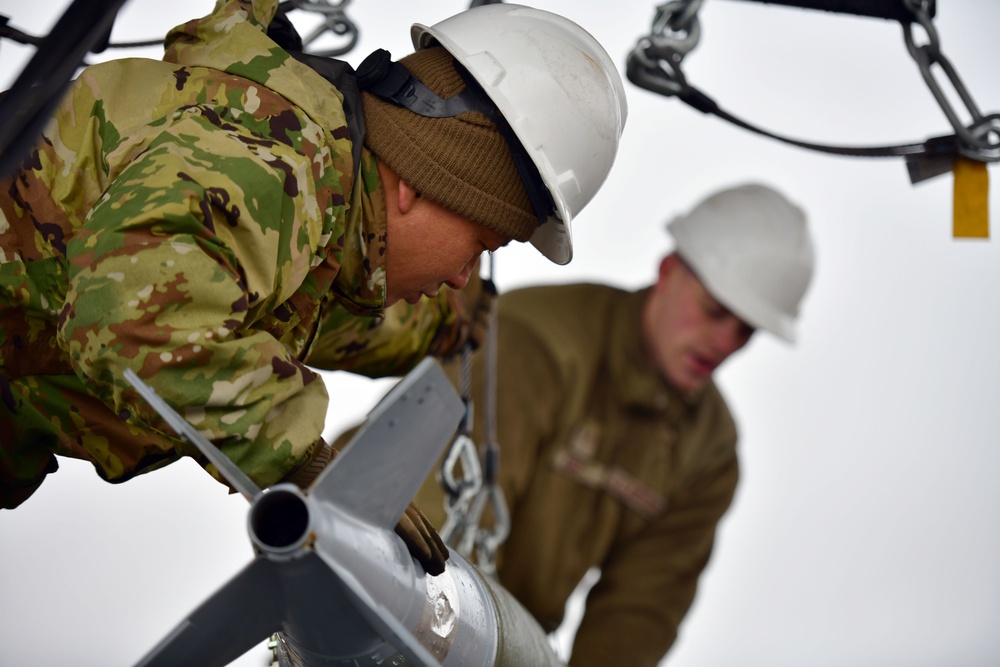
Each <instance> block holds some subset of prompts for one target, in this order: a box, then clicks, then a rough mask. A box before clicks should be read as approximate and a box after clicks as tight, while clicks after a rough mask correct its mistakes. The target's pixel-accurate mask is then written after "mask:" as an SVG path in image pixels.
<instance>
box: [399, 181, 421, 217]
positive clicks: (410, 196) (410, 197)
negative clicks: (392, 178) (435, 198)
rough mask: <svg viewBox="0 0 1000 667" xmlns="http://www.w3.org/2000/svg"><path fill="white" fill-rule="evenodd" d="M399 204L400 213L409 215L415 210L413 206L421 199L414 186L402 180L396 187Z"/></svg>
mask: <svg viewBox="0 0 1000 667" xmlns="http://www.w3.org/2000/svg"><path fill="white" fill-rule="evenodd" d="M396 196H397V203H398V205H399V206H398V208H399V212H400V213H409V212H410V210H411V209H412V208H413V205H414V204H415V203H416V201H417V200H418V199H419V198H420V193H418V192H417V191H416V190H415V189H414V188H413V186H412V185H410V184H409V183H407V182H406V181H404V180H403V179H402V178H399V179H398V184H397V187H396Z"/></svg>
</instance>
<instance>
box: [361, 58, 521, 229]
mask: <svg viewBox="0 0 1000 667" xmlns="http://www.w3.org/2000/svg"><path fill="white" fill-rule="evenodd" d="M399 62H401V63H402V64H403V65H405V66H406V68H407V69H408V70H410V72H411V73H412V74H413V75H414V76H415V77H417V79H419V80H420V82H421V83H423V84H424V85H425V86H427V87H428V88H430V89H431V90H432V91H434V93H436V94H437V95H438V96H440V97H443V98H447V97H451V96H452V95H455V94H457V93H459V92H461V91H462V90H463V89H464V88H465V82H463V81H462V77H461V76H460V75H459V74H458V72H456V71H455V65H454V59H453V58H452V56H451V54H450V53H448V52H447V51H446V50H445V49H443V48H442V47H440V46H435V47H432V48H429V49H422V50H420V51H417V52H415V53H412V54H410V55H408V56H406V57H404V58H402V59H401V60H400V61H399ZM361 100H362V104H363V106H364V113H365V124H366V126H367V134H366V138H365V144H366V145H367V146H368V148H370V149H371V150H372V151H373V152H374V153H375V154H376V155H377V156H378V157H379V158H380V159H381V160H382V161H383V162H385V163H386V164H387V165H389V167H390V168H392V170H393V171H395V172H396V173H397V174H399V175H400V177H402V179H403V180H404V181H406V182H407V183H409V184H410V185H412V186H413V187H414V188H415V189H416V190H417V191H418V192H420V193H421V194H423V195H425V196H427V197H429V198H430V199H431V200H433V201H435V202H437V203H438V204H441V205H442V206H445V207H446V208H449V209H451V210H453V211H456V212H458V213H461V214H462V215H464V216H466V217H468V218H471V219H473V220H475V221H476V222H478V223H479V224H481V225H483V226H485V227H489V228H490V229H492V230H494V231H496V232H499V233H500V234H502V235H504V236H506V237H509V238H512V239H514V240H515V241H527V240H528V239H529V238H530V237H531V235H532V233H533V232H534V231H535V227H536V226H537V225H538V218H537V217H536V216H535V214H534V213H533V211H532V208H531V203H530V202H529V200H528V195H527V193H526V192H525V190H524V185H523V184H522V183H521V178H520V176H518V173H517V170H516V169H515V167H514V161H513V159H512V158H511V155H510V150H509V149H508V148H507V144H506V143H505V142H504V139H503V137H502V136H501V135H500V132H498V131H497V129H496V127H495V126H494V125H493V123H491V122H490V121H489V120H487V118H486V117H485V116H484V115H482V114H481V113H478V112H469V113H464V114H461V115H458V116H454V117H451V118H427V117H425V116H420V115H418V114H415V113H413V112H412V111H409V110H408V109H404V108H402V107H399V106H396V105H395V104H392V103H391V102H386V101H385V100H382V99H381V98H379V97H376V96H375V95H372V94H371V93H368V92H364V93H362V95H361Z"/></svg>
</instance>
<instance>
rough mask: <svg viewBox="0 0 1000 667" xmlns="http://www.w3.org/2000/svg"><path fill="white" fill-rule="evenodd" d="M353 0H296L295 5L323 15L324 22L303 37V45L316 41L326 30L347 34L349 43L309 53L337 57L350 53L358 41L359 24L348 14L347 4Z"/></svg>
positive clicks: (336, 33)
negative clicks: (337, 0) (336, 0)
mask: <svg viewBox="0 0 1000 667" xmlns="http://www.w3.org/2000/svg"><path fill="white" fill-rule="evenodd" d="M350 3H351V0H340V2H335V0H295V2H294V6H295V7H296V8H297V9H302V10H305V11H308V12H313V13H315V14H321V15H322V16H323V22H322V23H321V24H320V25H319V26H318V27H317V28H316V29H315V30H313V31H312V32H311V33H309V35H308V36H306V37H303V38H302V44H303V47H304V48H305V47H308V46H309V44H311V43H313V42H315V41H316V40H317V39H318V38H320V37H321V36H323V34H324V33H326V32H332V33H333V34H335V35H346V36H347V43H346V44H344V45H342V46H338V47H335V48H331V49H321V50H309V49H306V50H307V51H308V52H309V53H311V54H313V55H317V56H326V57H331V58H332V57H336V56H342V55H344V54H345V53H348V52H349V51H351V49H353V48H354V47H355V45H356V44H357V43H358V36H359V31H358V26H357V25H355V23H354V21H352V20H351V19H350V18H349V17H348V16H347V12H346V10H347V5H349V4H350Z"/></svg>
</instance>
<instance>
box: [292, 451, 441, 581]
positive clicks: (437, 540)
mask: <svg viewBox="0 0 1000 667" xmlns="http://www.w3.org/2000/svg"><path fill="white" fill-rule="evenodd" d="M338 453H339V452H338V451H337V450H336V449H335V448H333V447H331V446H330V445H329V444H327V442H326V441H325V440H323V439H322V438H320V440H319V441H317V443H316V444H315V445H314V446H313V449H312V451H311V452H310V453H309V458H308V459H307V460H306V462H305V463H303V464H302V465H301V466H299V467H298V468H296V470H295V471H294V472H293V473H292V474H290V475H288V476H287V477H285V479H284V480H282V481H285V482H291V483H292V484H295V485H296V486H298V487H299V488H302V489H305V488H308V487H309V486H311V485H312V483H313V482H314V481H316V478H317V477H319V474H320V473H321V472H323V468H325V467H326V466H327V465H328V464H329V463H330V461H332V460H333V459H334V458H336V456H337V454H338ZM396 534H397V535H399V536H400V537H401V538H402V539H403V542H404V543H405V544H406V549H407V550H408V551H409V552H410V555H411V556H413V557H414V558H416V559H417V561H418V562H419V563H420V564H421V565H423V567H424V570H426V571H427V574H429V575H432V576H437V575H439V574H441V573H442V572H444V562H445V561H446V560H448V547H447V546H446V545H445V543H444V540H442V539H441V536H440V535H438V533H437V530H435V528H434V526H433V525H432V524H431V522H430V521H429V520H428V519H427V517H426V516H424V513H423V512H421V511H420V509H419V508H418V507H417V506H416V505H414V504H413V503H410V506H409V507H407V508H406V511H405V512H404V513H403V516H402V517H401V518H400V519H399V523H398V524H396Z"/></svg>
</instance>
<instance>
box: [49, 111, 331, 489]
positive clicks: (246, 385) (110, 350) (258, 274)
mask: <svg viewBox="0 0 1000 667" xmlns="http://www.w3.org/2000/svg"><path fill="white" fill-rule="evenodd" d="M237 134H238V130H236V129H231V131H230V132H228V133H227V132H220V131H205V128H204V125H203V124H202V123H200V122H197V121H195V120H191V119H188V120H187V121H181V122H178V123H176V125H175V126H172V127H171V128H170V129H169V131H167V130H165V131H164V133H163V134H161V135H159V137H158V138H157V139H156V140H154V141H153V142H151V143H150V145H149V148H148V149H147V150H146V151H145V152H144V153H142V154H141V155H140V156H139V157H138V158H137V159H136V160H134V161H133V162H132V163H131V164H130V165H129V166H128V167H126V168H125V169H124V170H123V171H122V172H121V174H120V175H119V177H118V178H117V179H116V180H115V181H114V182H113V183H112V184H111V185H110V187H109V188H108V190H107V191H106V192H105V194H104V195H103V196H102V198H101V199H100V200H99V201H98V203H97V204H96V205H95V207H94V208H93V210H92V211H91V212H90V215H89V218H88V220H87V222H86V224H85V226H84V229H83V230H81V232H80V233H79V234H77V235H76V236H75V237H74V238H73V239H72V240H71V241H70V243H69V244H68V247H67V257H68V260H69V263H70V269H69V272H70V273H69V284H68V292H67V295H66V308H65V309H64V311H63V314H62V317H61V319H60V331H59V335H60V339H61V343H62V344H63V345H64V346H65V347H66V349H67V350H68V351H69V353H70V355H71V358H72V360H73V364H74V368H75V370H76V372H77V374H78V375H80V376H81V378H83V379H84V381H85V382H86V383H87V384H88V386H89V387H90V389H91V391H92V392H93V393H94V394H95V395H96V396H98V397H99V398H100V399H101V400H102V401H103V402H104V403H105V404H106V405H108V406H109V407H111V408H113V409H114V411H115V412H116V414H118V415H119V417H120V418H121V419H123V420H126V421H129V422H131V423H132V424H134V425H137V426H138V427H140V428H149V429H156V430H162V429H165V428H166V427H164V426H163V425H162V424H161V422H159V420H158V419H157V417H156V416H155V415H154V414H153V413H152V412H151V410H150V409H149V408H148V406H146V405H145V404H144V402H143V401H142V399H141V398H139V397H138V396H137V395H136V394H135V393H134V392H132V391H131V389H130V388H129V387H127V385H126V384H125V382H124V381H123V379H122V374H123V371H124V368H125V367H131V368H132V369H133V370H134V371H135V372H136V373H138V374H139V376H140V377H141V378H143V379H144V380H145V381H146V382H147V383H149V384H150V385H151V386H152V387H153V388H154V389H155V390H156V391H157V393H159V394H160V395H161V396H163V397H164V399H165V400H167V402H168V403H170V404H171V405H173V406H174V407H175V408H177V409H178V410H179V411H180V412H181V414H183V415H184V416H185V417H186V418H187V419H188V420H189V421H191V422H192V423H193V424H194V425H195V427H197V428H198V429H199V430H200V431H202V432H203V433H204V434H205V435H206V437H208V438H209V439H210V440H212V441H213V442H215V443H216V444H217V445H219V447H220V448H221V449H222V450H223V451H224V452H225V453H226V454H227V455H228V456H229V457H230V458H231V459H232V460H233V461H234V462H235V463H236V464H237V465H238V466H239V467H240V468H241V469H242V470H244V471H245V472H246V473H247V474H249V475H250V477H251V478H253V479H254V481H255V482H256V483H257V484H259V485H261V486H267V485H270V484H272V483H274V482H276V481H278V480H279V479H281V478H282V477H284V476H285V475H286V474H287V473H288V472H289V471H291V470H292V469H294V468H295V467H296V466H297V465H298V464H299V463H301V461H303V460H304V459H305V458H306V457H307V456H308V454H309V451H310V449H311V447H312V445H313V443H314V442H316V440H317V439H318V438H319V436H320V433H321V432H322V428H323V422H324V418H325V414H326V407H327V394H326V389H325V387H324V385H323V382H322V381H321V380H320V379H319V378H318V376H317V375H316V374H315V373H313V372H312V371H310V370H309V369H308V368H306V367H305V366H304V365H302V364H301V363H300V362H299V361H298V360H297V359H296V358H295V357H294V355H292V354H291V353H290V351H289V350H288V349H287V348H286V347H285V346H284V345H282V344H281V342H280V341H279V340H277V339H276V338H275V337H274V335H272V333H271V332H270V331H268V330H267V329H266V327H263V326H261V325H260V324H259V322H260V321H261V313H262V312H266V311H267V309H268V307H269V306H273V305H276V304H278V303H281V302H282V301H284V300H285V299H286V298H287V296H288V290H290V289H294V285H296V284H297V282H296V280H298V281H299V282H301V276H302V275H305V273H306V272H307V271H308V266H309V262H310V260H311V259H312V252H313V248H312V246H311V243H310V242H309V241H310V239H311V232H309V231H308V229H309V228H313V227H315V226H316V225H315V224H306V223H305V222H303V221H302V220H301V217H302V216H303V215H305V214H304V213H302V212H301V211H298V210H295V208H294V202H296V201H298V200H296V199H292V198H289V197H288V196H286V185H287V183H286V176H285V174H286V173H288V170H289V169H292V170H293V172H292V173H296V172H295V171H294V170H299V171H301V170H304V169H305V166H303V164H302V161H305V162H306V163H308V158H306V157H304V156H298V158H297V157H296V156H295V155H294V154H293V153H292V152H291V149H287V147H282V146H268V147H267V149H266V150H264V151H262V155H264V156H266V158H267V159H266V160H265V159H264V158H263V157H261V156H258V155H255V154H254V153H253V152H252V151H249V150H248V149H247V143H248V138H247V137H245V136H243V137H241V136H236V135H237ZM285 149H287V150H285ZM283 150H284V151H285V152H284V153H282V152H281V151H283ZM276 161H277V162H280V163H281V164H280V165H278V166H280V167H281V168H274V166H273V165H275V163H276ZM279 223H280V224H279ZM166 432H167V433H168V434H170V431H169V429H166ZM171 435H172V434H171ZM178 446H179V447H180V445H178Z"/></svg>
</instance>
